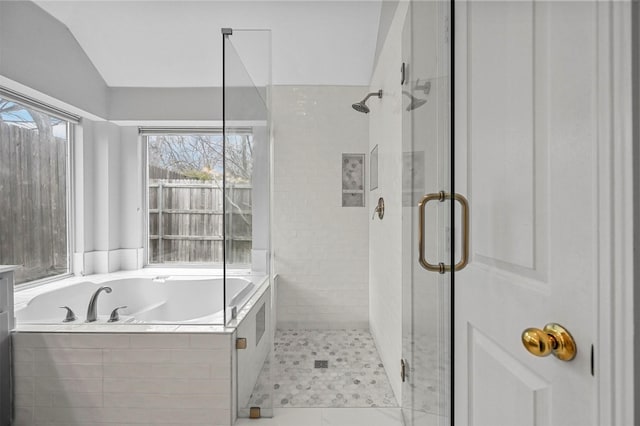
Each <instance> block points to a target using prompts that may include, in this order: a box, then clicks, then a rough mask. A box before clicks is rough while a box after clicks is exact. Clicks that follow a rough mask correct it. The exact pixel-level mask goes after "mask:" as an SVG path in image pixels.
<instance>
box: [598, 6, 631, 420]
mask: <svg viewBox="0 0 640 426" xmlns="http://www.w3.org/2000/svg"><path fill="white" fill-rule="evenodd" d="M630 7H631V2H630V1H609V2H602V3H599V4H598V50H599V51H598V59H597V60H598V71H599V72H598V75H599V88H598V109H599V111H598V114H599V117H598V121H599V128H598V131H599V134H598V138H599V144H598V146H599V151H600V154H599V157H600V159H599V165H598V186H599V191H598V192H599V194H600V199H599V225H600V226H599V228H600V231H599V232H600V234H599V256H598V259H599V265H598V269H599V282H598V298H597V302H596V303H597V305H598V306H597V308H598V311H597V312H598V316H597V319H596V320H597V323H598V337H597V342H596V378H597V392H598V395H597V401H598V418H597V424H601V425H619V426H627V425H632V424H635V423H634V357H633V350H634V347H633V344H634V342H633V267H634V262H633V260H634V253H633V155H632V151H633V135H632V131H631V125H632V118H633V117H632V104H631V100H632V94H631V87H632V85H631V78H632V77H631V46H632V39H631V13H630Z"/></svg>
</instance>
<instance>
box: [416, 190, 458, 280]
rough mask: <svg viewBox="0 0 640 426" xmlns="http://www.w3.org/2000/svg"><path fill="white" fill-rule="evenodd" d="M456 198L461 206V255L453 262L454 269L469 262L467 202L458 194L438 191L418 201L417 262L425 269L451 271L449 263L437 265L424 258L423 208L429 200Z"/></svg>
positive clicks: (456, 269) (440, 271) (442, 271)
mask: <svg viewBox="0 0 640 426" xmlns="http://www.w3.org/2000/svg"><path fill="white" fill-rule="evenodd" d="M452 199H453V200H456V201H457V202H459V203H460V206H461V207H462V256H461V258H460V261H459V262H458V263H456V264H455V266H454V270H455V271H459V270H461V269H462V268H464V267H465V266H467V263H468V262H469V202H468V201H467V199H466V198H464V197H463V196H462V195H460V194H449V193H448V192H444V191H440V192H438V193H433V194H427V195H425V196H424V197H422V200H420V203H418V262H419V263H420V265H421V266H422V267H423V268H424V269H426V270H427V271H432V272H439V273H441V274H444V273H445V272H449V271H451V265H445V264H444V263H442V262H440V263H439V264H437V265H434V264H432V263H429V262H428V261H427V260H426V259H425V258H424V240H425V238H424V209H425V207H426V205H427V203H428V202H429V201H435V200H437V201H440V202H443V201H444V200H452Z"/></svg>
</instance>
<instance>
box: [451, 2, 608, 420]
mask: <svg viewBox="0 0 640 426" xmlns="http://www.w3.org/2000/svg"><path fill="white" fill-rule="evenodd" d="M597 7H598V6H597V2H530V1H498V2H475V1H474V2H459V3H458V5H457V7H456V61H455V76H456V79H455V104H456V109H455V124H454V125H455V147H456V152H455V161H456V181H455V190H456V192H458V193H461V194H463V195H465V196H466V197H467V198H468V200H469V204H470V209H471V232H470V243H471V259H470V263H469V265H468V266H467V267H466V268H465V269H464V270H462V271H460V272H459V273H456V275H455V314H456V318H455V351H456V353H455V357H454V359H455V361H454V366H455V399H454V404H455V407H456V419H455V424H456V425H474V426H501V425H503V426H515V425H518V426H519V425H541V426H543V425H544V426H550V425H560V426H568V425H579V426H588V425H595V424H597V421H596V420H595V419H596V410H597V404H596V378H595V377H594V376H593V375H592V348H593V345H594V344H595V343H596V342H595V338H596V326H597V312H596V306H597V304H596V300H595V295H596V290H597V285H598V280H597V277H598V235H599V231H598V224H599V219H598V206H599V199H598V197H599V192H598V170H597V166H598V158H597V155H598V132H599V128H598V125H599V122H598V116H599V112H598V108H599V107H598V102H599V101H598V81H599V80H598V72H599V71H598V64H599V58H598V49H597V48H598V31H599V30H602V29H599V28H598V22H599V21H598V9H597ZM601 54H602V53H601ZM547 323H559V324H561V325H562V326H564V327H565V328H566V329H567V330H568V331H569V332H570V333H571V334H572V335H573V337H574V338H575V341H576V343H577V356H576V357H575V359H573V360H572V361H569V362H567V361H561V360H560V359H558V358H556V357H555V356H554V355H553V354H552V355H550V356H547V357H536V356H534V355H532V354H530V353H529V352H527V350H525V348H524V346H523V344H522V342H521V333H522V332H523V330H525V329H526V328H529V327H536V328H540V329H541V328H543V327H544V326H545V324H547Z"/></svg>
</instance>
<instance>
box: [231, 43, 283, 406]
mask: <svg viewBox="0 0 640 426" xmlns="http://www.w3.org/2000/svg"><path fill="white" fill-rule="evenodd" d="M223 43H224V130H225V146H224V160H225V165H224V188H225V189H224V192H225V197H224V200H225V207H224V213H225V214H224V229H225V240H224V258H225V290H226V295H225V300H226V306H227V309H226V321H227V325H229V326H232V327H236V337H237V338H239V339H246V348H245V349H238V350H237V351H236V362H237V367H238V368H237V374H238V376H237V404H238V416H240V417H249V416H255V415H257V409H259V410H260V411H259V415H260V416H261V417H271V416H272V415H273V413H272V406H273V405H272V404H273V401H272V390H273V388H272V384H271V383H272V382H271V373H270V365H271V354H272V347H273V333H274V327H273V320H272V312H273V310H272V300H273V298H272V297H271V294H272V288H273V286H272V282H271V281H272V277H271V265H270V223H271V221H270V205H271V203H270V199H271V193H270V174H271V132H270V125H269V119H270V116H269V96H270V85H271V58H270V52H271V32H270V31H266V30H244V31H243V30H233V32H232V34H230V35H227V36H224V37H223ZM247 281H250V282H251V284H250V291H248V292H245V291H244V290H241V289H242V288H244V283H245V282H247Z"/></svg>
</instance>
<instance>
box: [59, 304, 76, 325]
mask: <svg viewBox="0 0 640 426" xmlns="http://www.w3.org/2000/svg"><path fill="white" fill-rule="evenodd" d="M60 309H66V310H67V316H66V317H65V319H63V320H62V322H71V321H75V320H76V319H77V318H76V314H75V313H73V311H72V310H71V308H70V307H68V306H60Z"/></svg>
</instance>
